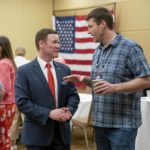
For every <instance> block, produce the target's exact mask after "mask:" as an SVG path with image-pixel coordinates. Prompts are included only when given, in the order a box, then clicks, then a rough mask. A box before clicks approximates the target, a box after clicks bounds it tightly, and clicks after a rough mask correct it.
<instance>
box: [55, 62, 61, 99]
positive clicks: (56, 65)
mask: <svg viewBox="0 0 150 150" xmlns="http://www.w3.org/2000/svg"><path fill="white" fill-rule="evenodd" d="M54 66H55V71H56V78H57V83H58V97H59V92H60V85H61V82H62V76H61V74H62V72H61V71H62V70H61V67H60V66H59V65H58V64H57V63H56V62H55V61H54Z"/></svg>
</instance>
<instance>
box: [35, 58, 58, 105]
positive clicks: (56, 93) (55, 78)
mask: <svg viewBox="0 0 150 150" xmlns="http://www.w3.org/2000/svg"><path fill="white" fill-rule="evenodd" d="M37 60H38V63H39V65H40V67H41V69H42V72H43V74H44V76H45V78H46V80H47V82H48V74H47V67H46V64H47V62H46V61H44V60H43V59H41V58H40V57H39V56H37ZM49 63H50V64H51V71H52V74H53V78H54V84H55V95H56V96H55V99H56V107H58V82H57V77H56V71H55V67H54V64H53V60H52V61H51V62H49Z"/></svg>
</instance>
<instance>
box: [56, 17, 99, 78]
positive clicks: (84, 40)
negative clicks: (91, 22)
mask: <svg viewBox="0 0 150 150" xmlns="http://www.w3.org/2000/svg"><path fill="white" fill-rule="evenodd" d="M55 29H56V31H57V32H58V34H59V38H60V43H61V48H60V55H61V57H63V58H64V59H65V61H66V63H67V65H68V66H69V67H70V68H71V71H72V73H73V74H80V75H87V76H90V72H91V64H92V56H93V53H94V50H95V48H96V46H97V45H96V44H95V43H94V41H93V38H92V37H91V35H90V34H88V32H87V30H88V27H87V22H86V21H85V16H66V17H55Z"/></svg>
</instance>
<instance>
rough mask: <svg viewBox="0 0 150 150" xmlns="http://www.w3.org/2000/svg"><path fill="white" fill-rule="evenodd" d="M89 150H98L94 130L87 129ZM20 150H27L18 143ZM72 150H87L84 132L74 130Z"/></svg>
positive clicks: (78, 129) (77, 129)
mask: <svg viewBox="0 0 150 150" xmlns="http://www.w3.org/2000/svg"><path fill="white" fill-rule="evenodd" d="M87 134H88V141H89V150H96V147H95V143H94V141H93V130H92V129H87ZM18 150H25V147H24V145H21V144H19V143H18ZM71 150H87V148H86V143H85V139H84V133H83V130H82V129H80V128H74V130H73V139H72V144H71Z"/></svg>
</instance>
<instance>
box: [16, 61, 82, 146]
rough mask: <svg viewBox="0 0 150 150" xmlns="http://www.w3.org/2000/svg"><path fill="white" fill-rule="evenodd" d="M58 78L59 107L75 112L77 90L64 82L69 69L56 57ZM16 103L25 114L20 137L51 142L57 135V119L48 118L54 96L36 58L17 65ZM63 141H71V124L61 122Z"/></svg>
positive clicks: (32, 142) (39, 142)
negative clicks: (55, 130)
mask: <svg viewBox="0 0 150 150" xmlns="http://www.w3.org/2000/svg"><path fill="white" fill-rule="evenodd" d="M54 66H55V70H56V76H57V81H58V108H61V107H68V108H69V110H70V111H71V113H72V114H74V113H75V111H76V110H77V107H78V104H79V96H78V94H77V90H76V88H75V86H74V84H72V83H66V82H63V77H64V76H67V75H70V69H69V67H67V66H66V65H64V64H61V63H58V62H55V61H54ZM15 96H16V103H17V106H18V108H19V110H20V111H21V112H23V113H24V114H25V120H24V124H23V130H22V136H21V141H22V143H24V144H26V145H40V146H47V145H50V144H51V142H52V140H53V137H54V134H55V132H54V125H55V121H54V120H52V119H50V118H48V116H49V113H50V111H51V110H53V109H54V97H53V95H52V93H51V91H50V88H49V85H48V82H47V80H46V78H45V76H44V74H43V72H42V70H41V68H40V65H39V63H38V61H37V59H35V60H33V61H32V62H30V63H28V64H26V65H23V66H21V67H19V68H18V70H17V76H16V83H15ZM58 130H59V131H60V134H61V138H62V142H63V143H64V144H70V139H71V138H70V137H71V133H70V124H69V121H67V122H59V129H58Z"/></svg>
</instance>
